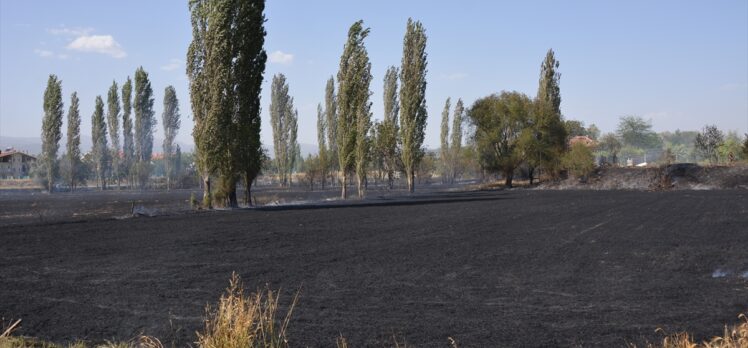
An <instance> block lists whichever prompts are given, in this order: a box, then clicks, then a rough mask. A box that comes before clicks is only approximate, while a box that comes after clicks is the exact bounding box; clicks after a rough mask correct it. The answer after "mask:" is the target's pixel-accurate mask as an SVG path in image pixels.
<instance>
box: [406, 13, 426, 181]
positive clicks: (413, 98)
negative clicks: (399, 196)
mask: <svg viewBox="0 0 748 348" xmlns="http://www.w3.org/2000/svg"><path fill="white" fill-rule="evenodd" d="M426 57H427V55H426V33H425V29H424V28H423V25H422V24H421V22H418V21H413V20H412V19H410V18H409V19H408V24H407V27H406V30H405V38H404V40H403V58H402V64H401V66H400V143H401V144H402V155H401V156H402V161H403V167H404V169H405V175H406V177H407V180H408V191H409V192H411V193H412V192H414V190H415V172H416V169H417V168H418V164H419V163H420V161H421V158H423V150H422V149H421V146H422V145H423V140H424V136H425V130H426V118H427V117H428V114H427V111H426V71H427V70H426V65H427V61H426Z"/></svg>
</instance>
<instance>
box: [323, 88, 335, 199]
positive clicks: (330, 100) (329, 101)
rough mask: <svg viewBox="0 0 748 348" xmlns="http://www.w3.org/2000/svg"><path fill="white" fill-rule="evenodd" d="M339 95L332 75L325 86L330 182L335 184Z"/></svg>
mask: <svg viewBox="0 0 748 348" xmlns="http://www.w3.org/2000/svg"><path fill="white" fill-rule="evenodd" d="M337 111H338V106H337V96H335V78H333V77H332V76H330V79H329V80H327V85H326V86H325V123H326V126H327V129H326V131H327V148H328V155H327V158H328V159H329V160H328V162H329V163H328V166H329V170H330V182H331V184H333V185H334V183H335V178H334V172H335V171H336V170H337V169H338V166H337V159H338V116H337Z"/></svg>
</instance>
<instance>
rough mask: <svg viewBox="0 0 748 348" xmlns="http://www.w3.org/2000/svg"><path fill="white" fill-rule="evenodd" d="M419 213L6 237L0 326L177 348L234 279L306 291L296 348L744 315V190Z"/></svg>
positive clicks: (590, 337)
mask: <svg viewBox="0 0 748 348" xmlns="http://www.w3.org/2000/svg"><path fill="white" fill-rule="evenodd" d="M418 200H419V201H417V202H416V201H415V200H413V199H411V200H409V202H410V203H405V204H404V203H402V201H399V200H389V201H383V202H382V203H384V205H371V204H368V205H367V204H364V205H361V206H354V207H348V208H345V207H327V208H325V207H320V206H317V207H314V209H304V208H303V207H294V208H293V209H281V208H273V209H267V210H254V211H234V212H214V213H206V214H189V215H179V216H164V217H156V218H138V219H126V220H94V221H89V222H80V223H60V224H41V225H39V224H37V225H25V226H6V227H2V231H0V284H2V286H0V317H5V318H22V319H23V328H22V330H21V331H20V333H21V334H26V335H33V336H39V337H42V338H46V339H51V340H54V341H68V340H73V339H76V338H83V339H91V340H105V339H128V338H131V337H133V336H135V335H137V334H140V333H145V334H152V335H156V336H158V337H161V338H163V340H164V341H167V342H169V341H171V340H174V341H176V342H177V343H178V344H179V345H184V344H186V343H189V342H192V341H193V340H194V331H195V330H196V329H198V328H199V327H200V325H201V321H200V316H201V315H202V313H203V309H204V306H205V304H206V303H209V302H210V303H212V302H214V301H215V300H216V299H217V298H218V296H219V295H220V293H221V291H222V289H223V288H225V287H226V285H227V284H228V278H229V276H230V274H231V272H232V271H237V272H238V273H239V274H240V275H241V276H242V277H243V278H244V280H245V282H246V284H247V287H248V288H250V289H253V288H256V287H262V286H264V285H265V284H269V285H271V286H272V287H274V288H278V287H280V288H282V289H283V290H284V293H285V296H284V299H286V300H290V297H291V293H292V292H293V291H295V289H297V288H298V287H299V286H303V290H302V295H301V298H300V304H299V306H298V308H297V312H296V313H295V316H294V319H293V321H292V324H291V329H290V338H291V340H292V341H293V342H292V343H294V345H295V346H307V345H308V346H313V347H316V346H334V340H335V337H337V336H338V335H340V334H341V333H342V334H343V335H345V336H346V337H348V338H349V340H350V342H351V343H352V344H353V345H354V346H367V345H375V346H381V345H382V342H383V341H386V340H388V339H389V337H391V336H392V334H393V333H394V334H396V335H397V336H398V337H400V338H401V339H405V341H406V342H407V343H408V344H409V345H415V346H424V347H426V346H428V347H433V346H447V337H453V338H454V339H455V340H456V341H457V342H458V344H460V346H461V347H477V346H497V345H498V346H533V347H536V346H578V345H582V346H623V345H625V343H626V342H641V341H642V340H643V339H650V340H655V339H657V338H658V337H660V336H659V335H658V334H655V332H654V330H655V329H656V328H658V327H662V328H664V329H665V330H667V332H674V331H679V330H688V331H691V332H693V333H695V334H696V337H697V338H706V337H708V336H711V335H714V334H718V333H721V330H722V327H723V324H724V323H734V322H735V321H736V320H737V318H736V317H737V315H738V314H739V313H741V312H748V278H746V277H745V276H744V275H743V273H742V272H748V252H746V250H748V192H746V191H698V192H696V191H679V192H659V193H653V192H625V191H618V192H600V191H529V190H517V191H500V192H491V193H486V192H477V193H455V194H439V195H433V196H420V197H419V198H418ZM717 270H721V271H724V273H726V274H725V276H722V277H714V276H713V275H720V274H721V273H715V271H717ZM170 322H171V324H170Z"/></svg>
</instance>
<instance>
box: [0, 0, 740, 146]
mask: <svg viewBox="0 0 748 348" xmlns="http://www.w3.org/2000/svg"><path fill="white" fill-rule="evenodd" d="M266 17H267V23H266V30H267V33H268V35H267V38H266V42H265V49H266V50H267V52H268V56H269V61H268V66H267V70H266V72H265V81H264V82H263V93H262V106H263V114H262V118H263V129H262V140H263V142H264V143H265V144H272V134H271V127H270V124H269V121H268V120H269V115H268V112H267V110H268V109H269V103H270V83H271V81H272V77H273V75H274V74H278V73H283V74H285V75H286V77H287V79H288V82H289V85H290V94H291V95H292V96H293V97H294V101H295V106H296V107H297V108H298V111H299V142H300V143H306V144H316V143H317V141H316V139H317V137H316V109H317V104H318V103H321V102H323V101H324V91H325V83H326V81H327V79H328V78H329V77H330V76H333V75H336V74H337V70H338V66H339V62H340V54H341V53H342V50H343V44H344V43H345V39H346V35H347V31H348V28H349V27H350V25H351V24H353V23H354V22H355V21H357V20H359V19H363V20H364V24H365V25H366V26H368V27H370V28H371V34H370V36H369V37H368V38H367V40H366V41H365V45H366V47H367V49H368V52H369V56H370V59H371V64H372V74H373V77H374V80H373V83H372V85H371V92H372V95H371V101H372V102H373V106H372V112H373V117H374V118H375V119H381V118H382V109H383V107H382V104H383V101H382V79H383V77H384V73H385V71H386V69H387V67H389V66H391V65H394V66H398V65H399V64H400V60H401V56H402V41H403V35H404V33H405V25H406V22H407V19H408V18H409V17H412V18H413V19H415V20H419V21H421V22H422V23H423V25H424V27H425V28H426V34H427V36H428V42H427V54H428V74H427V80H428V87H427V90H426V100H427V105H428V115H429V117H428V125H427V128H426V140H425V145H426V146H427V147H429V148H438V146H439V125H440V119H441V112H442V109H443V107H444V102H445V100H446V99H447V98H448V97H451V98H452V105H454V103H455V101H456V100H457V98H462V99H463V101H464V102H465V104H466V106H468V107H469V106H470V105H471V104H472V103H473V102H474V101H475V100H476V99H478V98H480V97H483V96H487V95H489V94H492V93H498V92H500V91H502V90H516V91H519V92H522V93H525V94H527V95H529V96H531V97H533V96H534V95H535V94H536V92H537V84H538V77H539V73H540V63H541V61H542V60H543V58H544V56H545V54H546V52H547V51H548V49H550V48H552V49H553V50H554V51H555V52H556V58H557V59H558V60H559V62H560V67H559V71H560V73H561V84H560V85H561V96H562V102H561V111H562V113H563V115H564V117H565V118H566V119H575V120H580V121H583V122H584V123H585V124H587V125H589V124H592V123H594V124H596V125H597V126H598V127H599V128H600V129H601V130H602V131H603V132H610V131H614V130H615V128H616V126H617V123H618V120H619V118H620V117H621V116H624V115H636V116H641V117H643V118H645V119H648V120H651V122H652V124H653V127H654V129H655V130H657V131H666V130H671V131H672V130H675V129H681V130H697V129H700V128H701V127H703V126H704V125H706V124H715V125H717V126H718V127H719V128H721V129H723V130H726V131H728V130H734V131H737V132H739V133H747V132H748V1H745V0H734V1H733V0H720V1H638V0H637V1H617V2H613V1H592V0H590V1H553V0H549V1H516V0H515V1H485V0H464V1H458V2H457V1H434V0H432V1H428V0H410V1H402V0H377V1H365V2H364V1H354V0H319V1H302V0H296V1H291V0H269V1H268V2H267V7H266ZM190 40H191V27H190V22H189V12H188V8H187V1H186V0H180V1H177V0H163V1H152V0H129V1H116V2H115V1H108V0H76V1H52V0H35V1H28V0H2V1H0V144H4V142H3V140H2V138H3V137H38V136H39V134H40V129H41V119H42V115H43V110H42V99H43V98H42V97H43V94H44V88H45V87H46V81H47V79H48V77H49V74H56V75H57V76H58V77H59V78H60V79H61V80H62V88H63V100H64V101H65V110H66V113H67V108H68V106H69V101H70V94H71V93H72V92H73V91H77V92H78V96H79V98H80V99H81V104H80V106H81V110H80V111H81V115H82V118H83V122H82V125H81V130H82V131H81V132H82V133H83V134H84V135H90V134H91V122H90V121H91V114H92V113H93V105H94V100H95V98H96V96H97V95H101V96H102V97H103V98H104V99H105V100H106V93H107V90H108V88H109V86H110V85H111V84H112V81H116V82H117V83H118V84H119V85H120V86H121V85H122V83H123V82H124V80H125V79H126V78H127V77H128V76H133V75H134V72H135V69H136V68H137V67H139V66H142V67H143V68H144V69H145V70H146V71H147V72H148V73H149V74H150V78H151V83H152V86H153V89H154V92H155V98H156V103H155V105H156V118H157V119H158V122H159V124H160V123H161V121H160V119H161V112H162V110H163V95H164V89H165V88H166V87H167V86H168V85H173V86H174V87H175V88H176V91H177V96H178V97H179V99H180V111H181V115H182V127H181V129H180V131H179V135H178V137H177V140H178V142H180V143H182V144H189V145H191V144H192V137H191V132H192V125H193V123H192V113H191V110H190V106H189V89H188V80H187V78H186V75H185V66H184V60H185V56H186V52H187V47H188V45H189V42H190ZM65 127H66V125H63V130H64V129H66V128H65ZM63 132H64V131H63ZM162 133H163V131H162V128H160V127H158V128H157V129H156V134H155V137H156V138H162V136H161V134H162ZM64 142H65V140H64V136H63V141H62V143H63V144H64ZM154 150H155V151H160V144H156V148H155V149H154Z"/></svg>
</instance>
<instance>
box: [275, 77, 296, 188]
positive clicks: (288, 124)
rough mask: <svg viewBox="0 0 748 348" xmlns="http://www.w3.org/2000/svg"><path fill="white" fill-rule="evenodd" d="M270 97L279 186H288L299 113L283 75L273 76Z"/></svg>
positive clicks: (294, 151)
mask: <svg viewBox="0 0 748 348" xmlns="http://www.w3.org/2000/svg"><path fill="white" fill-rule="evenodd" d="M270 99H271V100H270V125H271V126H272V127H273V150H274V151H275V163H276V167H277V168H278V176H279V180H280V183H281V186H288V185H290V178H291V173H292V172H293V169H294V163H295V162H296V148H297V147H298V143H297V140H296V134H297V132H298V117H299V114H298V111H296V109H295V108H294V105H293V97H291V96H290V95H289V94H288V83H287V82H286V76H285V75H283V74H278V75H275V76H273V84H272V86H271V90H270Z"/></svg>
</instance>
